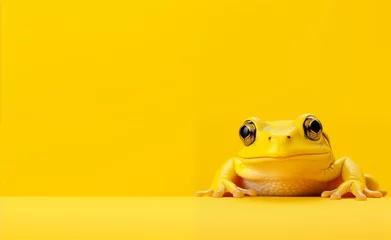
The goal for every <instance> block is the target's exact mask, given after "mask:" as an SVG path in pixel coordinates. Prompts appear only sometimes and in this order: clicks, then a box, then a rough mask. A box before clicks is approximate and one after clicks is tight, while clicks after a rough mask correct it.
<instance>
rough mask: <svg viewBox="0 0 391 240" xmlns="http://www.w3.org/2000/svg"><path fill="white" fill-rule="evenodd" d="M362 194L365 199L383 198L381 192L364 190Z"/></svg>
mask: <svg viewBox="0 0 391 240" xmlns="http://www.w3.org/2000/svg"><path fill="white" fill-rule="evenodd" d="M364 194H365V195H366V196H367V197H372V198H381V197H382V196H383V194H382V193H381V192H379V191H373V190H369V189H368V188H365V189H364Z"/></svg>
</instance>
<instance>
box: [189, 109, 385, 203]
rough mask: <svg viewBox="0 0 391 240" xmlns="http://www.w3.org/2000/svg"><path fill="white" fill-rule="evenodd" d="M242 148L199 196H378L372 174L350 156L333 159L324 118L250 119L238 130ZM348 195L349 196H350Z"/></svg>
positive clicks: (360, 198) (363, 198)
mask: <svg viewBox="0 0 391 240" xmlns="http://www.w3.org/2000/svg"><path fill="white" fill-rule="evenodd" d="M239 135H240V138H241V140H242V142H243V145H244V146H243V148H242V149H241V150H240V151H239V153H238V155H237V157H234V158H231V159H229V160H228V161H226V162H225V163H224V164H223V165H222V166H221V167H220V168H219V170H218V171H217V173H216V175H215V178H214V180H213V182H212V185H211V187H210V188H209V189H208V190H204V191H198V192H197V193H196V196H213V197H217V198H218V197H223V196H233V197H244V196H245V195H248V196H319V195H320V196H322V197H329V198H330V199H341V197H342V196H343V195H345V194H346V195H352V194H353V195H352V196H355V197H356V200H366V199H367V197H375V198H380V197H382V196H385V195H386V191H384V190H379V184H378V183H377V182H376V181H375V180H374V178H373V177H371V176H370V175H367V174H363V173H362V172H361V170H360V168H359V167H358V166H357V164H356V163H355V162H354V161H353V160H351V159H350V158H348V157H343V158H339V159H335V158H334V155H333V151H332V149H331V145H330V140H329V138H328V136H327V135H326V134H325V132H324V131H323V127H322V124H321V122H320V121H319V120H318V119H317V118H316V117H315V116H314V115H312V114H309V113H307V114H303V115H301V116H299V117H298V118H297V119H296V120H293V121H286V120H281V121H270V122H266V121H262V120H261V119H259V118H256V117H252V118H248V119H246V120H245V121H244V123H243V125H242V126H241V128H240V130H239ZM346 195H345V196H346Z"/></svg>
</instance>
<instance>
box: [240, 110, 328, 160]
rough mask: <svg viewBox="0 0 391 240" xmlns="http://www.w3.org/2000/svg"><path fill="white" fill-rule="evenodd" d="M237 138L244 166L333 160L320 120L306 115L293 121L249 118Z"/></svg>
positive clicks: (308, 114)
mask: <svg viewBox="0 0 391 240" xmlns="http://www.w3.org/2000/svg"><path fill="white" fill-rule="evenodd" d="M239 136H240V138H241V140H242V143H243V148H242V149H241V150H240V151H239V153H238V157H240V158H241V159H242V161H243V163H249V164H250V163H261V162H271V161H289V160H291V162H292V161H295V160H300V161H303V160H309V161H311V162H318V163H319V164H321V165H322V166H323V165H327V164H329V163H330V161H331V160H332V158H333V156H332V151H331V146H330V141H329V139H328V137H327V135H326V134H325V133H324V131H323V126H322V124H321V122H320V120H319V119H317V118H316V117H315V116H314V115H312V114H310V113H307V114H303V115H300V116H299V117H298V118H297V119H296V120H281V121H270V122H267V121H262V120H261V119H259V118H256V117H252V118H248V119H246V120H245V121H244V123H243V125H242V126H241V127H240V130H239Z"/></svg>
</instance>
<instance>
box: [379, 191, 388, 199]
mask: <svg viewBox="0 0 391 240" xmlns="http://www.w3.org/2000/svg"><path fill="white" fill-rule="evenodd" d="M379 192H381V194H382V196H383V197H385V196H387V191H386V190H379Z"/></svg>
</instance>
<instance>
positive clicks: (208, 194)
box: [195, 189, 213, 197]
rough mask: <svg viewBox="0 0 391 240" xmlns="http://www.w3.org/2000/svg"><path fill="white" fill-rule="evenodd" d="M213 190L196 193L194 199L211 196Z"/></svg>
mask: <svg viewBox="0 0 391 240" xmlns="http://www.w3.org/2000/svg"><path fill="white" fill-rule="evenodd" d="M212 194H213V190H211V189H210V190H204V191H198V192H196V194H195V196H196V197H203V196H212Z"/></svg>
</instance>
